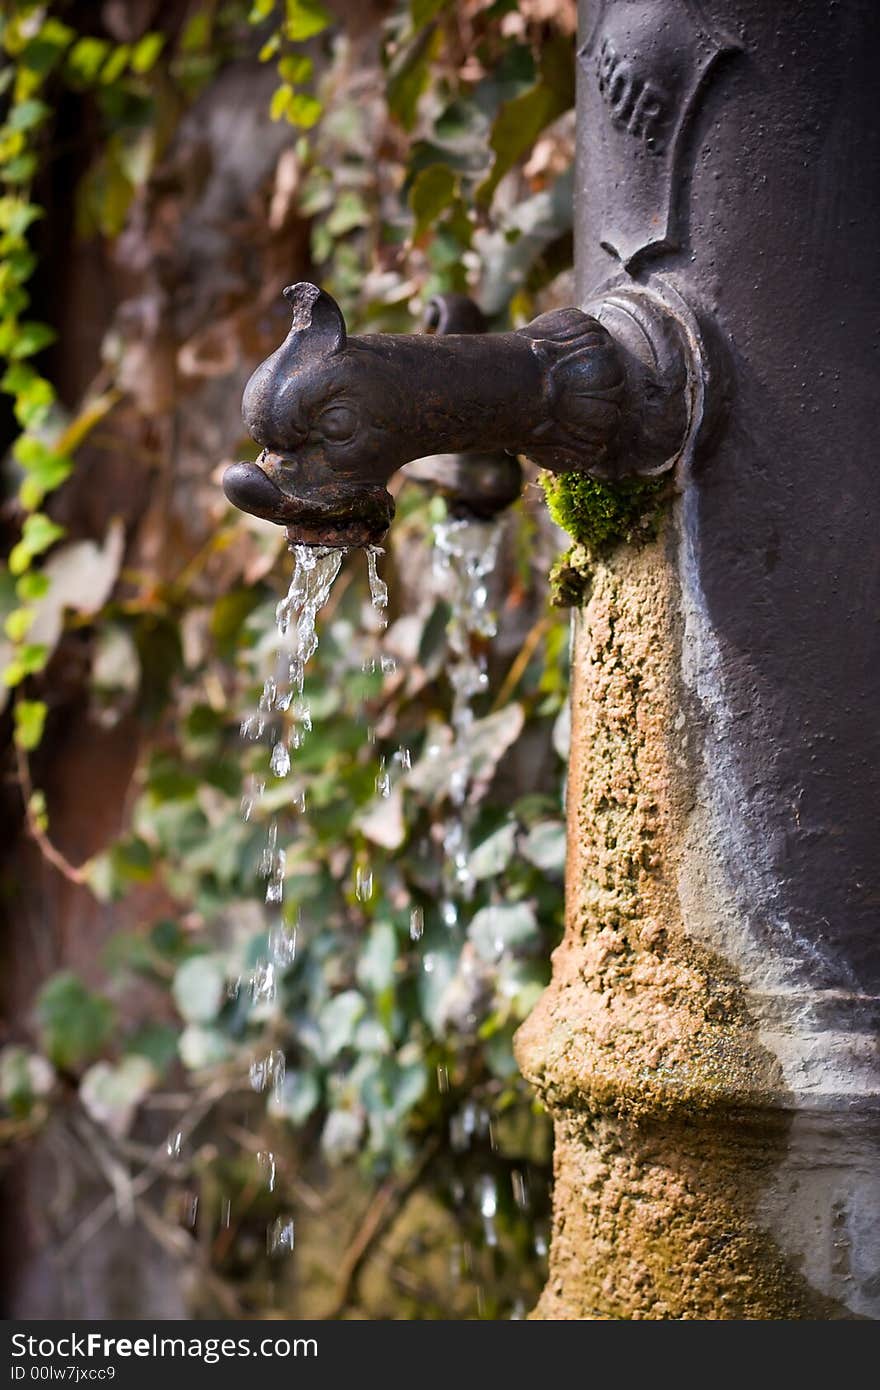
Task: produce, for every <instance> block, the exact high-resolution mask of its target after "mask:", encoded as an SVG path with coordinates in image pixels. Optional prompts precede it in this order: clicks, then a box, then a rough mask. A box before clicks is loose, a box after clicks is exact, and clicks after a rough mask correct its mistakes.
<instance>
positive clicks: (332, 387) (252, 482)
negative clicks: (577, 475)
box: [224, 284, 688, 545]
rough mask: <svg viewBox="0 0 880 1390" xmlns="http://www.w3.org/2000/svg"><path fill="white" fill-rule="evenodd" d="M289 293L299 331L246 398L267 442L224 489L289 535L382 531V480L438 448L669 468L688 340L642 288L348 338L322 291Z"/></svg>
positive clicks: (367, 537)
mask: <svg viewBox="0 0 880 1390" xmlns="http://www.w3.org/2000/svg"><path fill="white" fill-rule="evenodd" d="M284 293H285V296H286V297H287V299H288V301H289V303H290V305H291V308H292V311H293V322H292V325H291V328H290V332H289V333H288V336H287V338H286V339H285V341H284V343H283V344H282V345H281V347H280V348H279V349H278V350H277V351H276V352H274V353H273V354H272V356H271V357H269V358H267V360H266V361H265V362H263V363H262V364H261V366H259V367H258V368H257V370H256V371H255V372H254V374H253V376H252V377H251V379H250V381H249V382H248V385H247V387H246V389H245V394H244V400H243V407H242V410H243V416H244V421H245V424H246V426H247V428H248V430H249V432H250V434H251V435H252V436H253V438H254V439H255V440H256V441H257V443H258V444H260V445H261V446H262V448H263V452H262V454H261V455H260V457H259V458H258V460H257V461H256V463H240V464H234V465H233V466H232V467H231V468H229V469H228V470H227V472H226V474H225V477H224V489H225V491H226V495H227V497H228V498H229V500H230V501H231V502H233V503H234V504H235V505H236V506H237V507H240V508H241V509H242V510H244V511H248V512H252V513H254V514H255V515H257V516H262V517H266V518H268V519H269V520H271V521H276V522H278V523H279V524H281V525H285V526H286V527H287V529H288V535H289V536H290V538H291V540H295V541H304V542H306V543H309V544H324V545H328V544H329V545H361V544H366V543H369V542H373V541H378V540H380V539H381V537H382V535H383V534H384V532H385V530H386V529H387V527H388V524H389V523H390V521H391V518H392V516H393V511H394V506H393V502H392V499H391V497H390V495H389V494H388V492H387V491H386V487H385V485H386V483H387V481H388V479H389V478H390V476H391V475H392V473H394V472H395V471H396V470H397V469H398V468H400V467H401V466H402V465H403V464H405V463H408V462H410V461H411V460H413V459H419V458H424V457H425V456H427V455H429V454H441V453H442V454H477V455H479V454H482V455H485V454H487V453H497V451H498V450H504V451H506V452H508V453H510V454H511V455H516V454H524V455H526V456H527V457H528V458H530V459H532V460H533V461H534V462H535V463H538V464H540V465H541V466H543V467H544V468H548V469H550V470H551V471H552V472H570V471H574V472H585V473H589V474H591V475H593V476H596V477H602V478H615V477H620V476H623V475H624V474H650V473H654V472H657V471H660V470H662V469H663V468H669V467H672V465H673V464H674V462H675V458H676V457H677V453H678V451H679V449H680V447H681V444H682V442H683V440H684V438H685V436H686V433H687V428H688V393H687V389H686V382H687V378H688V368H687V343H686V338H685V335H684V333H683V330H682V328H681V325H680V324H678V322H677V320H676V319H675V318H674V316H671V315H670V314H669V312H668V309H667V308H666V306H663V305H661V304H660V303H659V302H656V303H655V302H653V301H651V300H650V298H649V297H647V296H645V295H644V294H640V295H638V296H636V297H634V298H632V299H631V301H628V302H626V303H625V304H624V299H625V295H624V297H623V299H622V298H621V295H618V296H617V297H616V299H615V302H614V304H610V303H609V305H602V304H597V305H596V306H595V311H594V313H584V312H583V311H582V310H580V309H560V310H555V311H554V312H552V313H549V314H543V315H541V317H539V318H537V319H535V320H534V321H533V322H532V323H530V324H527V325H526V327H524V328H521V329H519V330H517V331H516V332H512V333H494V334H490V333H442V332H440V333H434V334H430V335H418V334H412V335H409V334H371V335H367V336H364V337H353V338H350V337H349V336H348V334H347V332H346V327H345V321H344V319H343V317H342V313H341V311H340V309H339V306H338V305H337V304H336V302H335V301H334V300H333V299H332V298H331V297H330V296H329V295H328V294H326V293H325V292H324V291H323V290H320V289H318V287H317V286H315V285H310V284H299V285H293V286H290V287H288V289H286V290H285V291H284ZM621 304H623V307H622V308H621ZM600 315H601V316H603V317H606V316H607V318H608V322H609V325H611V326H610V328H609V327H605V326H604V324H603V323H602V322H600V321H599V317H600ZM439 321H440V312H439V311H438V324H439ZM655 335H659V336H658V337H657V341H656V342H655V341H654V338H655ZM670 345H671V347H672V351H671V353H670V351H669V350H668V347H669V346H670ZM462 466H464V465H462Z"/></svg>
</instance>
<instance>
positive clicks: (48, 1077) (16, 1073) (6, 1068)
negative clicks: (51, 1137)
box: [0, 1044, 55, 1118]
mask: <svg viewBox="0 0 880 1390" xmlns="http://www.w3.org/2000/svg"><path fill="white" fill-rule="evenodd" d="M54 1084H55V1072H54V1070H53V1069H52V1067H51V1066H50V1064H49V1063H48V1062H47V1061H46V1059H45V1057H40V1056H39V1054H38V1053H36V1052H28V1051H26V1049H25V1048H23V1047H16V1046H15V1045H14V1044H13V1045H12V1046H10V1047H4V1048H3V1050H2V1052H0V1099H2V1101H3V1104H4V1105H5V1106H6V1108H7V1109H8V1110H9V1111H11V1113H12V1114H13V1115H16V1116H21V1117H22V1118H23V1117H24V1116H26V1115H29V1114H30V1112H31V1110H32V1109H33V1107H34V1104H35V1102H36V1101H37V1100H39V1099H40V1098H41V1097H42V1096H47V1095H49V1093H50V1092H51V1090H52V1087H53V1086H54Z"/></svg>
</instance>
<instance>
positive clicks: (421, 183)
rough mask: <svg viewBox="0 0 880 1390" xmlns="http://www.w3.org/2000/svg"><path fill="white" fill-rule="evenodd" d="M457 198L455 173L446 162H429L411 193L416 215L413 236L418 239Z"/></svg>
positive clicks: (411, 204)
mask: <svg viewBox="0 0 880 1390" xmlns="http://www.w3.org/2000/svg"><path fill="white" fill-rule="evenodd" d="M454 198H455V175H454V174H453V172H452V170H451V169H449V168H447V167H446V165H445V164H429V165H428V167H427V169H422V170H421V171H420V172H419V173H418V174H417V176H416V179H415V181H414V183H413V186H412V188H411V189H410V194H409V205H410V207H411V208H412V210H413V214H414V216H415V227H414V228H413V237H414V238H415V240H416V241H418V239H419V237H421V236H423V235H424V233H425V232H426V231H427V230H428V228H429V227H430V226H431V224H432V223H433V222H435V221H436V219H437V218H438V217H439V215H440V213H441V212H443V211H444V209H446V208H448V207H449V205H450V203H451V202H452V201H453V199H454Z"/></svg>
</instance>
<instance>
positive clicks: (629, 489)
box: [541, 473, 669, 607]
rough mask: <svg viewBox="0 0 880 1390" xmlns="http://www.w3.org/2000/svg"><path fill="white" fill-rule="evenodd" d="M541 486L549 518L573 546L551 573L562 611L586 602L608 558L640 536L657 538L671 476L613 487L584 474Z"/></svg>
mask: <svg viewBox="0 0 880 1390" xmlns="http://www.w3.org/2000/svg"><path fill="white" fill-rule="evenodd" d="M541 483H542V485H543V488H544V493H545V495H546V498H547V506H548V508H549V511H550V515H551V516H552V518H553V520H554V521H555V522H556V524H557V525H558V526H561V527H562V529H563V530H564V531H567V532H568V534H569V535H570V536H571V538H572V541H573V542H574V544H573V545H572V546H571V548H570V549H569V550H567V551H566V553H565V554H564V555H561V556H560V557H559V559H558V560H557V562H556V564H555V565H554V567H553V569H552V571H551V574H550V589H551V595H552V598H553V602H554V603H556V604H558V605H560V606H563V607H565V606H568V607H571V606H573V605H575V604H578V603H582V602H583V601H584V597H585V594H586V591H587V589H588V587H589V584H590V579H591V576H592V571H593V567H594V565H595V563H596V561H597V560H598V559H600V558H601V557H602V556H603V555H607V554H608V552H609V551H611V550H613V549H614V547H615V546H616V545H620V544H621V543H622V542H626V541H631V540H634V539H635V538H636V537H637V536H638V537H641V538H647V537H648V536H653V535H655V534H656V531H657V524H658V521H659V518H660V511H661V506H662V503H663V501H664V500H665V498H666V496H668V493H669V479H668V478H666V477H662V478H621V479H619V481H617V482H613V483H611V482H604V481H603V480H602V479H600V478H588V477H587V476H586V475H585V474H584V473H559V474H553V473H545V474H543V475H542V477H541Z"/></svg>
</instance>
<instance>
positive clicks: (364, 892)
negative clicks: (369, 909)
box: [354, 864, 373, 903]
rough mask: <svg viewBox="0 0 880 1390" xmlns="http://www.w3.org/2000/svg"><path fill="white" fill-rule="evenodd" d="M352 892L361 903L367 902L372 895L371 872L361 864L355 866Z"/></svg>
mask: <svg viewBox="0 0 880 1390" xmlns="http://www.w3.org/2000/svg"><path fill="white" fill-rule="evenodd" d="M354 893H355V897H356V898H357V899H358V902H362V903H366V902H369V900H370V898H371V897H372V896H373V873H372V870H371V869H367V868H365V867H364V866H363V864H358V866H357V871H356V873H355V881H354Z"/></svg>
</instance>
